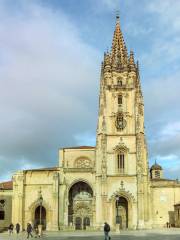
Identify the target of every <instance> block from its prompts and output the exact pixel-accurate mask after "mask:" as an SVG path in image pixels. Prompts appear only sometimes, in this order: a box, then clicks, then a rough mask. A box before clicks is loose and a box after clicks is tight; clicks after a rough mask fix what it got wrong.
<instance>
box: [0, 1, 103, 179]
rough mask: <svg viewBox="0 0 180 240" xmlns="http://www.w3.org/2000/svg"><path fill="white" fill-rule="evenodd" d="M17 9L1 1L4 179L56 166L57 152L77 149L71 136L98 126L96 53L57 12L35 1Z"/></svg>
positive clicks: (0, 148) (0, 103)
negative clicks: (25, 170)
mask: <svg viewBox="0 0 180 240" xmlns="http://www.w3.org/2000/svg"><path fill="white" fill-rule="evenodd" d="M19 4H20V6H21V7H20V9H19V8H17V9H16V11H12V9H11V6H10V5H7V4H6V2H2V1H1V2H0V16H1V17H0V48H1V49H2V54H1V56H0V82H1V88H0V96H1V101H0V115H1V119H0V135H1V140H0V152H1V155H2V157H3V159H4V160H2V159H0V161H1V164H0V172H1V173H2V172H3V173H4V174H6V173H7V172H9V171H11V172H12V171H13V170H17V169H23V168H25V167H30V168H31V167H35V166H42V165H43V166H44V167H45V166H47V165H48V166H49V165H50V166H54V165H56V164H57V160H58V158H57V151H58V147H61V146H64V145H65V146H67V145H73V144H76V142H75V141H76V140H75V139H74V138H73V136H74V135H76V134H78V133H79V132H81V131H87V129H88V130H89V129H93V128H94V129H95V126H96V125H95V122H94V123H92V122H93V121H92V119H93V120H94V119H95V117H96V111H95V104H96V100H97V97H98V85H99V82H98V81H99V70H100V69H99V62H98V56H99V52H98V51H97V50H96V49H95V48H93V47H91V46H89V45H87V44H86V43H85V42H83V41H82V39H81V37H80V34H79V30H78V27H77V26H75V25H73V24H72V22H71V20H70V19H68V18H67V17H66V16H65V15H64V13H63V12H61V11H60V10H58V11H56V12H53V11H52V10H51V9H50V8H49V9H48V8H46V7H44V6H41V5H38V4H37V3H36V1H29V2H26V4H23V1H19ZM89 73H90V74H89ZM94 89H96V91H94ZM92 93H93V94H94V96H92ZM92 99H93V100H92ZM22 159H23V160H22ZM1 176H2V175H1Z"/></svg>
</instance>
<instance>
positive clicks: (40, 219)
mask: <svg viewBox="0 0 180 240" xmlns="http://www.w3.org/2000/svg"><path fill="white" fill-rule="evenodd" d="M38 202H39V207H40V213H39V215H40V216H39V225H38V234H39V237H40V236H41V235H42V203H43V197H42V193H41V190H40V191H39V199H38Z"/></svg>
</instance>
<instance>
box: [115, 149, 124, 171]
mask: <svg viewBox="0 0 180 240" xmlns="http://www.w3.org/2000/svg"><path fill="white" fill-rule="evenodd" d="M117 170H118V172H119V173H124V170H125V155H124V153H118V154H117Z"/></svg>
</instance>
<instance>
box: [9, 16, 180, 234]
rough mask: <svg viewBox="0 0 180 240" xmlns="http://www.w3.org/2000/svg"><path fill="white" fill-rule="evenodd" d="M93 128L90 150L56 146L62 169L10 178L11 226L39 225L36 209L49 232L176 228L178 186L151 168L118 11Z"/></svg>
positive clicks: (135, 73) (133, 66)
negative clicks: (175, 207)
mask: <svg viewBox="0 0 180 240" xmlns="http://www.w3.org/2000/svg"><path fill="white" fill-rule="evenodd" d="M96 133H97V134H96V146H95V147H90V146H80V147H70V148H63V149H60V151H59V167H56V168H45V169H33V170H25V171H19V172H17V173H16V174H15V175H14V176H13V192H12V193H9V194H10V195H12V197H13V198H12V199H13V200H12V222H13V223H14V224H15V223H17V222H19V223H20V224H21V226H22V228H25V227H26V224H27V223H28V222H31V223H33V224H34V225H38V224H39V222H40V209H41V221H42V224H43V225H44V228H46V229H47V230H59V229H60V230H66V229H89V228H91V229H101V228H102V226H103V223H104V222H105V221H107V222H108V223H110V225H111V227H112V229H115V228H117V227H118V228H120V229H145V228H146V229H147V228H152V227H164V226H166V223H167V222H168V223H170V224H171V225H172V226H175V225H176V223H175V215H174V205H175V204H176V203H177V202H179V200H180V183H179V182H178V181H175V180H167V179H164V178H163V169H162V167H161V166H159V165H158V164H154V165H153V166H152V167H151V169H150V171H149V163H148V157H147V156H148V152H147V145H146V136H145V131H144V101H143V95H142V91H141V83H140V74H139V67H138V63H135V61H134V54H133V52H132V51H131V52H130V54H129V55H128V52H127V48H126V45H125V42H124V39H123V35H122V32H121V29H120V24H119V17H118V16H117V21H116V27H115V31H114V36H113V42H112V50H111V51H110V52H106V53H105V54H104V60H103V63H102V66H101V79H100V94H99V114H98V124H97V132H96ZM40 197H41V198H43V201H42V207H40V202H39V200H40ZM176 226H179V225H176Z"/></svg>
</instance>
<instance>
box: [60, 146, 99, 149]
mask: <svg viewBox="0 0 180 240" xmlns="http://www.w3.org/2000/svg"><path fill="white" fill-rule="evenodd" d="M94 148H95V147H93V146H77V147H66V148H63V149H94Z"/></svg>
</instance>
